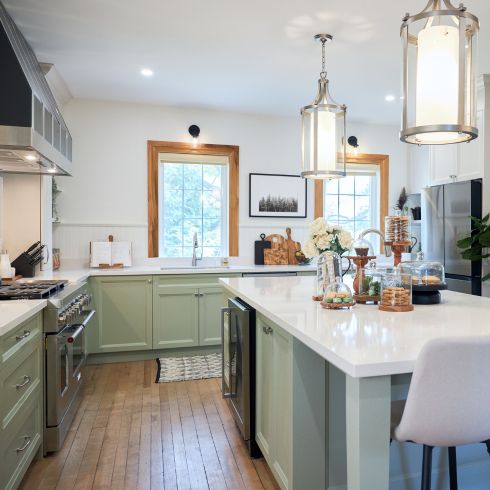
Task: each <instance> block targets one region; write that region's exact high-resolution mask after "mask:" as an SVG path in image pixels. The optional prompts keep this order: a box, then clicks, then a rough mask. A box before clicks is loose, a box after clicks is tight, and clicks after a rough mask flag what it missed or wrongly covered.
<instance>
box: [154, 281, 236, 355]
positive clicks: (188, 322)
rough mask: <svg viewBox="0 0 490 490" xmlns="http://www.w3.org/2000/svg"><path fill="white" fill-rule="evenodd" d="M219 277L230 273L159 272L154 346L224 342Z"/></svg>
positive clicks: (179, 346)
mask: <svg viewBox="0 0 490 490" xmlns="http://www.w3.org/2000/svg"><path fill="white" fill-rule="evenodd" d="M219 277H232V276H231V275H230V274H226V275H216V274H214V275H208V274H196V275H180V276H159V277H157V278H155V284H154V288H153V348H154V349H166V348H182V347H196V346H214V345H220V344H221V331H220V308H221V307H222V306H224V296H223V288H222V287H221V286H220V285H219V284H218V279H219Z"/></svg>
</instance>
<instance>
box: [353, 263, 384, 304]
mask: <svg viewBox="0 0 490 490" xmlns="http://www.w3.org/2000/svg"><path fill="white" fill-rule="evenodd" d="M382 277H383V273H382V271H381V270H378V269H377V268H376V261H375V260H371V261H370V262H369V263H368V265H367V267H366V268H365V269H363V270H362V275H361V278H360V281H359V294H356V295H355V296H354V298H355V300H356V302H357V303H364V304H378V303H379V300H380V297H381V279H382Z"/></svg>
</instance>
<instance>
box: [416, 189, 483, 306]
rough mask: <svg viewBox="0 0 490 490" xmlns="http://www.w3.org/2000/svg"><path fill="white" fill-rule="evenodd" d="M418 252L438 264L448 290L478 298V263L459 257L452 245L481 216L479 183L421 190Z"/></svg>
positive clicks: (479, 271)
mask: <svg viewBox="0 0 490 490" xmlns="http://www.w3.org/2000/svg"><path fill="white" fill-rule="evenodd" d="M421 202H422V251H423V252H424V256H425V259H427V260H437V261H439V262H442V263H443V264H444V267H445V271H446V282H447V284H448V287H449V289H451V290H452V291H459V292H462V293H468V294H474V295H477V296H481V290H482V283H481V277H482V274H481V272H482V264H481V262H471V261H469V260H465V259H463V258H462V257H461V250H460V249H459V248H458V247H457V246H456V242H457V241H458V240H459V239H460V238H462V237H463V236H464V235H466V234H468V233H470V232H471V231H472V223H471V219H470V216H475V217H477V218H481V217H482V182H481V180H471V181H468V182H455V183H453V184H446V185H440V186H435V187H429V188H427V189H423V190H422V199H421Z"/></svg>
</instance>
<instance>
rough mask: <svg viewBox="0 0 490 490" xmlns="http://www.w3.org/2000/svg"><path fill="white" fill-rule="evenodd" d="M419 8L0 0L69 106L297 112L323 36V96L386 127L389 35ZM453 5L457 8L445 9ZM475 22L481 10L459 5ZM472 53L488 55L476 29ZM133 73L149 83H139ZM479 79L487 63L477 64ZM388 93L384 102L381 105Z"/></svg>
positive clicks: (395, 52)
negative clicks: (326, 86) (61, 85)
mask: <svg viewBox="0 0 490 490" xmlns="http://www.w3.org/2000/svg"><path fill="white" fill-rule="evenodd" d="M425 3H426V2H425V0H407V1H400V0H371V1H367V0H349V1H347V0H247V1H238V0H173V1H170V0H136V1H135V0H132V1H129V0H83V1H66V0H4V4H5V5H6V7H7V9H8V10H9V12H10V14H11V15H12V16H13V18H14V20H15V21H16V22H17V24H18V26H19V27H20V29H21V30H22V32H23V33H24V35H25V36H26V38H27V39H28V41H29V42H30V43H31V45H32V47H33V48H34V51H35V52H36V54H37V56H38V58H39V60H40V61H44V62H50V63H54V65H55V66H56V68H57V70H58V71H59V73H60V74H61V76H62V77H63V78H64V80H65V81H66V83H67V84H68V87H69V89H70V91H71V93H72V94H73V96H74V97H80V98H97V99H111V100H121V101H135V102H147V103H155V104H164V105H173V106H193V107H196V106H199V107H209V108H215V109H224V110H237V111H243V112H252V113H265V114H281V115H297V114H299V109H300V107H301V106H302V105H306V104H307V103H310V102H311V101H312V100H313V98H314V96H315V91H316V79H317V77H318V73H319V71H320V46H319V45H317V44H315V43H314V42H313V40H312V36H313V35H314V34H316V33H317V32H322V31H326V32H329V33H331V34H333V36H334V42H333V43H332V44H329V45H328V48H327V49H328V51H327V70H328V73H329V78H330V81H331V92H332V95H333V97H334V98H335V99H336V100H337V101H338V102H341V103H345V104H347V106H348V111H349V116H350V117H351V118H352V119H354V120H363V121H370V122H379V123H398V121H399V113H400V103H399V99H398V97H399V86H400V82H399V78H400V41H399V28H400V23H401V19H402V17H403V15H404V13H405V12H410V13H415V12H418V11H420V10H422V8H423V7H424V6H425ZM456 3H459V2H456ZM467 6H468V8H469V10H470V11H472V12H473V13H475V14H476V15H478V16H479V17H480V22H482V21H483V20H485V19H487V18H489V16H490V2H488V0H487V1H485V0H470V1H468V2H467ZM482 24H483V25H482V28H481V36H480V51H481V52H482V53H485V51H488V49H487V48H488V47H490V27H489V28H488V29H489V30H488V31H487V30H486V28H487V26H486V25H485V23H484V22H482ZM143 67H148V68H151V69H152V70H153V71H154V73H155V74H154V76H153V77H151V78H144V77H142V76H141V75H140V73H139V72H140V69H141V68H143ZM479 71H480V72H482V73H488V72H490V57H488V56H487V57H486V59H485V57H483V56H481V57H480V70H479ZM387 94H393V95H396V97H397V99H396V101H395V102H392V103H388V102H386V101H385V100H384V98H385V96H386V95H387Z"/></svg>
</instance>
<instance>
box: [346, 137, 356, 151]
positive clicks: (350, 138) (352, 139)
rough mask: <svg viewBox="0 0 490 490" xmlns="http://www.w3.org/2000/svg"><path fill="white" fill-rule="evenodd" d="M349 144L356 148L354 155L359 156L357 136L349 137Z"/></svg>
mask: <svg viewBox="0 0 490 490" xmlns="http://www.w3.org/2000/svg"><path fill="white" fill-rule="evenodd" d="M347 143H349V146H351V147H352V148H354V150H353V151H352V153H354V155H357V154H358V153H359V142H358V141H357V136H349V137H348V138H347Z"/></svg>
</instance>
